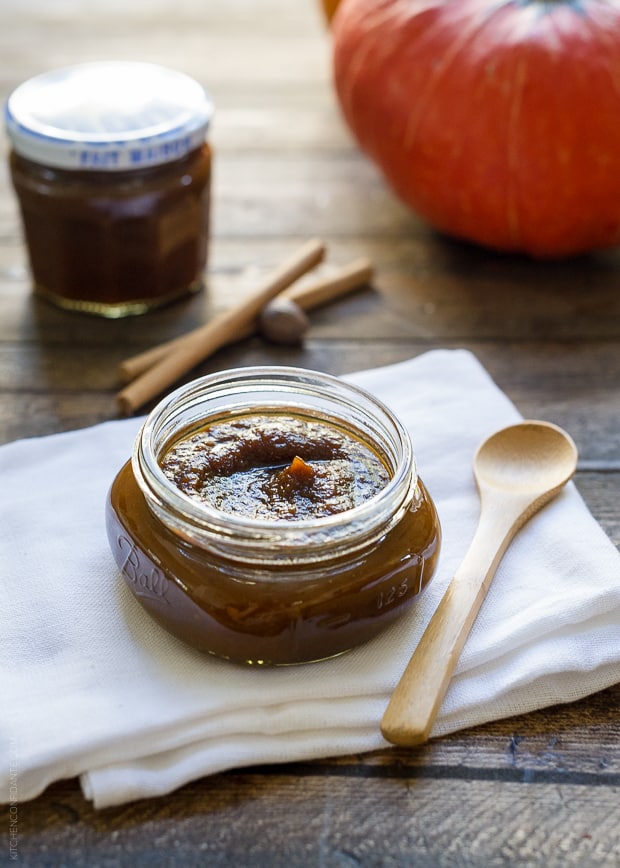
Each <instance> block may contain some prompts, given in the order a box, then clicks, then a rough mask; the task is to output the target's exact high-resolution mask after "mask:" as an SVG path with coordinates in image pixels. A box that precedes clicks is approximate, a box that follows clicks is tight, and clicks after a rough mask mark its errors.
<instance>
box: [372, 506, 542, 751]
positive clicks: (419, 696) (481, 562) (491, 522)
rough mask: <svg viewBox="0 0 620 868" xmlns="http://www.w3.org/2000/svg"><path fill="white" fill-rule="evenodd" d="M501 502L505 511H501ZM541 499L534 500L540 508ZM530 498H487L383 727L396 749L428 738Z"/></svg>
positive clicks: (529, 512)
mask: <svg viewBox="0 0 620 868" xmlns="http://www.w3.org/2000/svg"><path fill="white" fill-rule="evenodd" d="M500 503H501V508H500ZM539 505H542V503H539V499H536V508H538V506H539ZM535 511H536V509H532V497H531V496H530V497H528V498H525V499H524V498H523V497H516V498H515V499H514V500H511V501H509V502H508V503H507V502H506V498H505V497H504V498H503V499H501V500H500V501H498V502H496V500H495V498H494V497H493V496H492V495H490V496H487V497H486V498H485V497H483V500H482V509H481V512H480V519H479V522H478V527H477V529H476V533H475V535H474V538H473V540H472V542H471V545H470V547H469V550H468V551H467V554H466V555H465V558H464V559H463V562H462V563H461V565H460V567H459V568H458V570H457V571H456V573H455V575H454V578H453V579H452V581H451V582H450V584H449V585H448V588H447V590H446V592H445V593H444V596H443V598H442V600H441V602H440V603H439V606H438V607H437V609H436V610H435V613H434V614H433V617H432V618H431V620H430V622H429V624H428V626H427V628H426V630H425V632H424V634H423V635H422V638H421V640H420V642H419V644H418V645H417V647H416V649H415V651H414V652H413V655H412V657H411V659H410V661H409V663H408V665H407V668H406V669H405V671H404V673H403V675H402V676H401V679H400V681H399V682H398V685H397V686H396V689H395V690H394V693H393V694H392V697H391V699H390V702H389V704H388V707H387V709H386V711H385V714H384V716H383V720H382V722H381V732H382V733H383V735H384V737H385V738H386V739H387V740H388V741H391V742H393V743H394V744H398V745H402V746H406V747H410V746H413V745H417V744H423V743H424V742H425V741H426V740H427V739H428V737H429V734H430V731H431V728H432V726H433V723H434V721H435V717H436V716H437V712H438V710H439V707H440V705H441V702H442V700H443V698H444V696H445V693H446V691H447V689H448V684H449V682H450V678H451V676H452V673H453V671H454V667H455V666H456V663H457V661H458V659H459V656H460V653H461V651H462V649H463V645H464V644H465V640H466V639H467V636H468V635H469V632H470V630H471V628H472V626H473V624H474V621H475V619H476V616H477V614H478V611H479V609H480V606H481V605H482V602H483V600H484V598H485V596H486V593H487V591H488V589H489V586H490V584H491V580H492V579H493V576H494V574H495V571H496V569H497V567H498V565H499V562H500V560H501V559H502V556H503V555H504V552H505V551H506V549H507V547H508V544H509V543H510V541H511V539H512V538H513V536H514V534H515V533H516V531H517V530H518V529H519V528H520V527H521V525H522V524H523V523H524V522H525V521H526V520H527V519H528V518H529V517H530V515H532V514H533V512H535Z"/></svg>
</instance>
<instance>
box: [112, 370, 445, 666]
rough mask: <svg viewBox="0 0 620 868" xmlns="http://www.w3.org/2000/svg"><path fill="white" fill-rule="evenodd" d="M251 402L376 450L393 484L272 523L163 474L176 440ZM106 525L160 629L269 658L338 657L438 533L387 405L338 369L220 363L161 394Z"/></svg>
mask: <svg viewBox="0 0 620 868" xmlns="http://www.w3.org/2000/svg"><path fill="white" fill-rule="evenodd" d="M248 413H250V414H252V416H254V414H259V415H262V414H269V415H270V417H271V418H272V419H273V418H274V416H275V418H276V420H278V421H279V420H280V419H281V420H282V433H283V436H284V438H285V437H286V432H287V420H290V419H291V417H293V418H295V419H305V420H319V421H320V422H321V424H323V425H327V426H331V425H333V426H335V427H337V428H338V429H339V430H340V431H345V432H347V433H348V434H350V436H351V437H353V438H356V439H357V440H358V441H362V443H364V444H366V445H367V446H368V447H369V449H370V450H371V451H372V452H373V453H374V454H376V455H378V456H379V457H380V459H381V461H382V463H383V464H384V466H385V467H386V468H387V471H388V474H387V476H388V481H387V482H386V483H385V484H384V485H383V487H382V488H381V489H380V490H379V491H378V493H377V494H375V495H373V496H372V497H370V498H369V499H368V500H365V501H364V502H362V503H360V504H358V505H356V506H354V507H353V508H350V509H346V510H345V511H343V512H341V513H338V514H334V515H328V516H325V515H323V516H321V517H318V518H314V517H312V516H311V517H310V518H304V519H301V520H298V521H295V520H293V521H291V520H286V519H281V518H278V519H276V520H273V521H272V520H269V519H265V518H262V519H256V518H253V517H248V516H247V515H243V514H239V513H237V512H223V511H219V510H218V509H216V508H214V507H212V506H209V505H208V504H205V503H203V502H198V501H196V500H194V499H192V498H191V497H189V496H188V495H187V494H186V493H184V492H183V491H181V490H180V489H179V488H178V487H177V486H176V485H175V483H174V482H172V481H171V479H170V478H168V476H167V475H166V474H165V473H164V472H163V469H162V466H161V462H162V457H163V456H164V454H166V453H167V452H168V451H169V449H170V447H171V446H172V445H174V444H176V443H178V442H179V441H181V440H185V439H186V438H187V437H188V436H189V435H192V434H195V433H196V432H199V431H201V429H203V428H204V427H205V425H208V424H210V423H212V422H213V421H214V420H222V419H225V420H231V419H232V420H234V419H236V418H237V417H243V416H245V417H247V415H248ZM237 446H238V447H239V444H237ZM302 457H303V456H302ZM107 532H108V539H109V543H110V547H111V549H112V552H113V554H114V557H115V559H116V562H117V564H118V566H119V567H120V569H121V571H122V574H123V576H124V579H125V581H126V583H127V585H128V586H129V588H130V590H131V591H132V592H133V594H134V595H135V597H136V598H137V599H138V601H139V602H140V603H141V604H142V605H143V606H144V608H145V609H146V610H147V611H148V612H150V614H151V615H152V616H153V617H154V618H155V620H157V621H158V622H159V623H160V624H162V625H163V626H164V627H165V628H166V629H168V630H169V631H170V632H172V633H173V634H174V635H176V636H177V637H179V638H180V639H182V640H184V641H185V642H187V643H189V644H190V645H193V646H195V647H197V648H199V649H201V650H203V651H207V652H211V653H212V654H215V655H217V656H220V657H225V658H228V659H231V660H234V661H236V662H240V663H247V664H272V665H275V664H292V663H302V662H309V661H316V660H322V659H325V658H329V657H332V656H335V655H337V654H340V653H342V652H344V651H347V650H349V649H351V648H353V647H354V646H356V645H359V644H360V643H362V642H365V641H367V640H368V639H370V638H371V637H373V636H375V635H376V634H377V633H379V632H380V631H381V630H383V629H384V628H385V627H387V626H388V625H389V624H391V623H392V622H393V621H394V620H395V619H396V618H397V617H399V616H400V615H401V614H403V613H404V612H405V611H406V610H407V609H408V607H409V606H410V604H411V603H413V601H414V600H415V598H416V595H417V594H418V593H419V592H420V591H421V590H422V588H423V587H424V586H425V585H426V584H427V582H428V581H429V580H430V579H431V576H432V574H433V572H434V569H435V566H436V562H437V558H438V554H439V547H440V538H441V532H440V526H439V520H438V517H437V513H436V510H435V506H434V504H433V501H432V499H431V497H430V495H429V493H428V492H427V490H426V488H425V487H424V485H423V483H422V482H421V481H420V479H419V478H418V475H417V470H416V464H415V459H414V454H413V450H412V445H411V440H410V437H409V434H408V432H407V430H406V429H405V428H404V426H403V425H402V423H401V422H400V421H399V420H398V419H397V418H396V417H395V416H394V414H393V413H392V412H391V411H390V410H389V409H388V408H387V407H386V406H384V405H383V404H382V403H381V402H379V401H378V400H376V399H375V398H374V397H372V396H371V395H370V394H368V393H367V392H365V391H364V390H362V389H359V388H357V387H355V386H353V385H350V384H348V383H346V382H343V381H342V380H339V379H337V378H335V377H332V376H329V375H326V374H320V373H316V372H313V371H307V370H301V369H296V368H287V367H257V368H241V369H237V370H232V371H224V372H220V373H217V374H213V375H209V376H207V377H204V378H201V379H198V380H195V381H194V382H191V383H189V384H188V385H186V386H183V387H181V388H180V389H178V390H176V391H175V392H173V393H172V394H171V395H170V396H169V397H167V398H165V399H164V400H163V401H161V402H160V403H159V404H158V405H157V406H156V407H155V409H154V410H153V411H152V412H151V414H150V415H149V416H148V417H147V419H146V421H145V423H144V425H143V427H142V429H141V432H140V434H139V436H138V438H137V440H136V443H135V447H134V451H133V455H132V458H131V460H129V461H128V462H127V463H126V464H125V466H124V467H123V468H122V469H121V470H120V472H119V474H118V475H117V477H116V479H115V480H114V482H113V484H112V486H111V489H110V493H109V497H108V503H107Z"/></svg>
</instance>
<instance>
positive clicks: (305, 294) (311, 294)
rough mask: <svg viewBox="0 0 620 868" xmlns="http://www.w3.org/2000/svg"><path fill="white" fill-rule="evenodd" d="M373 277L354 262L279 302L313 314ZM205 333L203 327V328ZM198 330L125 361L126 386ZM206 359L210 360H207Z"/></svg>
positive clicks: (247, 331)
mask: <svg viewBox="0 0 620 868" xmlns="http://www.w3.org/2000/svg"><path fill="white" fill-rule="evenodd" d="M372 276H373V267H372V265H371V263H370V261H369V260H368V259H366V258H365V257H360V258H359V259H356V260H354V261H353V262H351V263H349V264H348V265H346V266H344V267H343V268H341V269H339V270H338V271H337V272H336V273H334V274H332V275H330V276H327V277H324V278H320V279H318V280H316V281H313V282H312V283H308V284H306V285H301V286H291V287H289V288H288V289H285V290H284V291H283V292H282V293H281V294H280V295H279V298H288V299H290V300H291V301H294V302H295V303H296V304H298V305H299V306H300V307H301V308H302V310H311V309H314V308H316V307H319V306H320V305H323V304H327V303H328V302H330V301H333V300H334V299H336V298H339V297H341V296H343V295H344V294H345V293H347V292H351V291H352V290H354V289H356V288H358V287H360V286H363V285H364V284H365V283H369V282H370V280H371V279H372ZM200 328H201V329H202V328H203V326H201V327H200ZM196 331H197V329H194V330H193V331H191V332H189V333H188V334H184V335H181V336H180V337H178V338H173V339H172V340H169V341H166V342H165V343H161V344H158V345H157V346H155V347H152V348H151V349H149V350H145V351H144V352H142V353H138V354H136V355H134V356H131V357H129V358H127V359H125V360H124V361H123V362H121V364H120V365H119V368H118V375H119V378H120V380H121V382H123V383H129V382H131V380H133V379H135V378H136V377H138V376H140V375H141V374H143V373H144V372H145V371H147V370H148V369H149V368H151V367H152V366H153V365H155V364H156V363H157V362H159V361H161V359H163V358H164V357H165V356H167V355H168V354H169V353H170V352H171V351H172V350H174V349H175V348H178V347H180V346H183V344H185V342H186V341H188V340H190V339H191V338H192V335H194V334H195V332H196ZM255 331H256V322H255V321H252V322H250V323H249V324H248V325H247V327H246V328H244V329H240V330H239V333H238V334H236V335H234V336H233V337H232V339H231V341H230V343H233V342H236V341H240V340H243V339H244V338H247V337H249V336H250V335H251V334H253V333H254V332H255ZM205 358H206V356H205Z"/></svg>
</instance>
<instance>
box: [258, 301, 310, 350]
mask: <svg viewBox="0 0 620 868" xmlns="http://www.w3.org/2000/svg"><path fill="white" fill-rule="evenodd" d="M309 328H310V320H309V319H308V317H307V316H306V314H305V312H304V311H303V310H302V308H301V307H300V306H299V305H298V304H297V303H296V302H294V301H291V300H290V299H288V298H276V299H274V300H273V301H271V302H269V304H268V305H266V306H265V307H264V308H263V310H262V311H261V313H260V316H259V318H258V330H259V331H260V333H261V335H262V336H263V337H264V338H266V339H267V340H268V341H271V342H272V343H274V344H300V343H301V342H302V341H303V339H304V336H305V334H306V332H307V331H308V329H309Z"/></svg>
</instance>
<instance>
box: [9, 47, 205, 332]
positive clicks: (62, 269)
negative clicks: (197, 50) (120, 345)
mask: <svg viewBox="0 0 620 868" xmlns="http://www.w3.org/2000/svg"><path fill="white" fill-rule="evenodd" d="M212 112H213V105H212V102H211V100H210V99H209V97H208V96H207V94H206V93H205V91H204V90H203V89H202V87H201V86H200V85H199V84H198V83H197V82H196V81H194V80H193V79H192V78H190V77H189V76H186V75H184V74H183V73H180V72H177V71H175V70H170V69H166V68H164V67H160V66H157V65H154V64H149V63H135V62H117V61H109V62H101V63H84V64H78V65H76V66H72V67H67V68H65V69H59V70H55V71H53V72H47V73H44V74H42V75H39V76H36V77H35V78H32V79H29V80H28V81H26V82H24V83H23V84H21V85H20V86H19V87H17V88H16V89H15V90H14V91H13V93H12V94H11V95H10V96H9V99H8V101H7V104H6V113H5V117H6V126H7V133H8V136H9V140H10V142H11V145H12V150H11V154H10V171H11V178H12V182H13V186H14V189H15V192H16V195H17V199H18V202H19V207H20V212H21V217H22V224H23V229H24V235H25V239H26V245H27V249H28V256H29V261H30V269H31V273H32V280H33V285H34V290H35V292H36V293H37V294H39V295H41V296H43V297H45V298H46V299H48V300H50V301H52V302H54V303H55V304H57V305H58V306H60V307H62V308H66V309H69V310H78V311H82V312H85V313H92V314H98V315H101V316H107V317H121V316H127V315H130V314H140V313H144V312H146V311H147V310H149V309H151V308H153V307H158V306H160V305H162V304H166V303H168V302H170V301H172V300H174V299H176V298H179V297H181V296H183V295H186V294H187V293H191V292H196V291H198V290H199V289H200V288H201V286H202V282H203V274H204V269H205V265H206V259H207V241H208V235H209V205H210V185H211V180H210V179H211V149H210V147H209V144H208V143H207V141H206V135H207V130H208V125H209V122H210V119H211V116H212Z"/></svg>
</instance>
